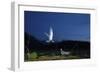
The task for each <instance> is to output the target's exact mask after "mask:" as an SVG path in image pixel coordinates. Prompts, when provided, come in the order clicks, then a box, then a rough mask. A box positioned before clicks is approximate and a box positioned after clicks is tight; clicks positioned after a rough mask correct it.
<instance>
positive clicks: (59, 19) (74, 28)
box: [24, 11, 90, 41]
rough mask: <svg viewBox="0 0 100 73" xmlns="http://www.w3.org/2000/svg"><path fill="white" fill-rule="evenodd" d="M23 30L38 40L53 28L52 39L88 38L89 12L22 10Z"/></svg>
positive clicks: (80, 39) (81, 39)
mask: <svg viewBox="0 0 100 73" xmlns="http://www.w3.org/2000/svg"><path fill="white" fill-rule="evenodd" d="M24 24H25V26H24V27H25V32H27V33H29V34H31V35H32V36H34V37H35V38H37V39H38V40H42V41H43V40H48V37H47V36H46V35H45V33H49V30H50V27H52V28H53V32H54V38H53V39H54V41H62V40H78V41H89V40H90V14H82V13H58V12H36V11H24Z"/></svg>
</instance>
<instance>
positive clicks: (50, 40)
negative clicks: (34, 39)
mask: <svg viewBox="0 0 100 73" xmlns="http://www.w3.org/2000/svg"><path fill="white" fill-rule="evenodd" d="M45 34H46V36H47V37H48V40H47V42H48V43H49V42H54V41H53V29H52V27H50V32H49V34H48V33H45Z"/></svg>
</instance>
